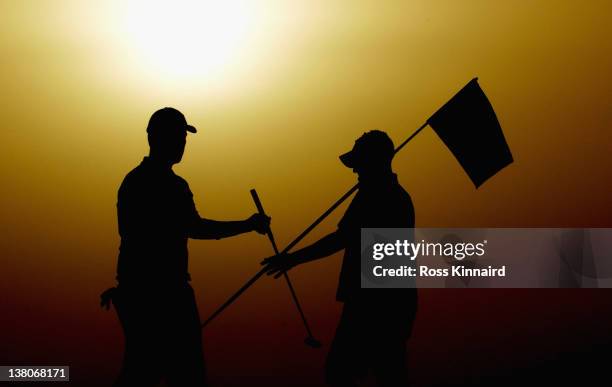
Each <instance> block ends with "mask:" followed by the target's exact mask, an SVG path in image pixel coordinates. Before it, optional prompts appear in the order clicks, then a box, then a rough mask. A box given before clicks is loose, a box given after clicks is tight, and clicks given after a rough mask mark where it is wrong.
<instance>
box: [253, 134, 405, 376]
mask: <svg viewBox="0 0 612 387" xmlns="http://www.w3.org/2000/svg"><path fill="white" fill-rule="evenodd" d="M393 155H394V146H393V142H392V141H391V139H390V138H389V136H387V134H386V133H385V132H381V131H379V130H373V131H370V132H367V133H365V134H364V135H363V136H362V137H360V138H359V139H358V140H357V141H356V142H355V146H354V147H353V149H352V150H351V151H350V152H348V153H346V154H344V155H342V156H340V159H341V161H342V162H343V163H344V164H345V165H346V166H347V167H349V168H352V169H353V171H354V172H356V173H357V174H358V175H359V191H358V192H357V194H356V195H355V197H354V199H353V201H352V202H351V204H350V205H349V207H348V209H347V210H346V213H345V214H344V217H343V218H342V220H340V223H339V224H338V229H337V230H336V231H335V232H333V233H331V234H329V235H327V236H325V237H323V238H321V239H320V240H319V241H318V242H315V243H314V244H312V245H310V246H308V247H305V248H303V249H301V250H298V251H296V252H294V253H291V254H287V255H277V256H274V257H270V258H267V259H265V260H264V261H263V264H264V265H266V266H267V268H268V274H274V275H276V276H279V275H280V274H281V273H282V272H284V271H287V270H289V269H291V268H293V267H295V266H297V265H299V264H302V263H305V262H310V261H313V260H316V259H320V258H324V257H327V256H329V255H331V254H333V253H335V252H338V251H340V250H342V249H344V260H343V262H342V269H341V272H340V280H339V284H338V292H337V295H336V299H337V300H338V301H340V302H343V303H344V307H343V310H342V316H341V318H340V322H339V324H338V328H337V330H336V335H335V337H334V340H333V342H332V344H331V348H330V350H329V354H328V356H327V362H326V380H327V382H328V384H330V385H332V386H354V385H357V381H358V380H359V379H361V378H363V377H364V376H365V375H366V374H367V372H368V371H371V372H372V373H373V374H374V376H375V378H376V380H377V381H378V383H379V385H381V386H405V385H406V384H407V380H406V370H405V367H406V341H407V339H408V337H409V336H410V332H411V330H412V323H413V321H414V318H415V315H416V308H417V293H416V289H361V281H360V280H361V269H360V263H361V251H360V249H361V245H360V238H361V234H360V229H361V228H366V227H370V228H376V227H379V228H414V207H413V205H412V200H411V199H410V196H409V195H408V193H407V192H406V191H405V190H404V189H403V188H402V187H401V186H400V185H399V183H398V181H397V176H396V175H395V174H394V173H393V172H392V170H391V160H392V159H393Z"/></svg>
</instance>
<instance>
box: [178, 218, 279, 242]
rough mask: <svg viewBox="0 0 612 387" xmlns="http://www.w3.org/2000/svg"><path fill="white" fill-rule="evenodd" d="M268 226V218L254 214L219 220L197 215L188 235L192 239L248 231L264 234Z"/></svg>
mask: <svg viewBox="0 0 612 387" xmlns="http://www.w3.org/2000/svg"><path fill="white" fill-rule="evenodd" d="M269 227H270V218H269V217H267V216H265V215H260V214H254V215H252V216H251V217H249V218H248V219H246V220H235V221H221V220H212V219H204V218H200V217H199V216H198V217H197V218H196V219H194V221H193V222H192V225H191V228H190V230H189V237H190V238H193V239H221V238H227V237H231V236H234V235H238V234H243V233H246V232H250V231H257V232H258V233H260V234H265V233H266V231H267V230H268V229H269Z"/></svg>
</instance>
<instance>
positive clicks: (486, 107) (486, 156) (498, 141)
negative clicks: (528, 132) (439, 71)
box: [427, 78, 513, 188]
mask: <svg viewBox="0 0 612 387" xmlns="http://www.w3.org/2000/svg"><path fill="white" fill-rule="evenodd" d="M427 123H428V124H429V126H431V127H432V128H433V129H434V131H435V132H436V134H437V135H438V136H439V137H440V139H441V140H442V141H443V142H444V144H446V146H447V147H448V149H450V151H451V152H452V153H453V155H454V156H455V158H456V159H457V161H459V164H461V166H462V167H463V169H464V170H465V172H466V173H467V174H468V176H469V177H470V179H471V180H472V182H473V183H474V185H475V186H476V188H478V187H480V186H481V185H482V184H483V183H484V182H485V181H487V180H488V179H489V178H490V177H492V176H493V175H495V174H496V173H497V172H499V171H500V170H502V169H503V168H504V167H506V166H507V165H509V164H510V163H512V161H513V158H512V153H510V148H508V144H507V143H506V139H505V138H504V133H503V132H502V129H501V126H500V125H499V121H498V120H497V116H496V115H495V111H494V110H493V106H491V103H490V102H489V100H488V99H487V96H486V95H485V93H484V92H483V91H482V89H481V88H480V86H479V85H478V78H474V79H472V80H471V81H470V82H469V83H468V84H467V85H465V87H464V88H463V89H461V90H460V91H459V92H458V93H457V94H456V95H455V96H454V97H453V98H451V100H450V101H448V102H447V103H446V104H445V105H444V106H442V107H441V108H440V109H439V110H438V111H437V112H436V113H434V115H433V116H431V117H430V118H429V120H427Z"/></svg>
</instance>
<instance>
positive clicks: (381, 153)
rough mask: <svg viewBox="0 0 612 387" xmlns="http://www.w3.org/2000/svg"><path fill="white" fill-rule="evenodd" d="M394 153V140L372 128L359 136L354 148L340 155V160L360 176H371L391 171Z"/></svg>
mask: <svg viewBox="0 0 612 387" xmlns="http://www.w3.org/2000/svg"><path fill="white" fill-rule="evenodd" d="M394 153H395V147H394V145H393V141H391V139H390V138H389V136H388V135H387V133H385V132H383V131H380V130H371V131H369V132H366V133H364V134H363V135H362V136H361V137H359V138H358V139H357V140H356V141H355V145H354V146H353V149H352V150H351V151H350V152H347V153H345V154H343V155H341V156H340V161H342V163H343V164H344V165H346V166H347V167H349V168H352V169H353V171H354V172H355V173H357V174H358V175H359V177H360V178H369V177H373V176H377V175H380V174H384V173H388V172H390V171H391V160H393V155H394Z"/></svg>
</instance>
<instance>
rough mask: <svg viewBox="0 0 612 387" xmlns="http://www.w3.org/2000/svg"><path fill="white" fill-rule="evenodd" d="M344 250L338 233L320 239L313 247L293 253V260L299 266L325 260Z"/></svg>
mask: <svg viewBox="0 0 612 387" xmlns="http://www.w3.org/2000/svg"><path fill="white" fill-rule="evenodd" d="M343 248H344V241H343V240H342V238H341V237H340V234H338V232H333V233H331V234H329V235H327V236H324V237H323V238H321V239H319V240H318V241H317V242H315V243H313V244H312V245H310V246H307V247H304V248H303V249H300V250H298V251H296V252H294V253H291V258H292V259H293V260H294V262H295V265H299V264H302V263H306V262H310V261H315V260H317V259H321V258H325V257H327V256H329V255H332V254H334V253H336V252H338V251H340V250H342V249H343Z"/></svg>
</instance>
